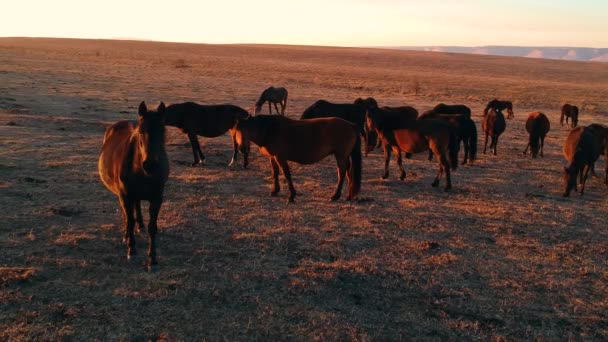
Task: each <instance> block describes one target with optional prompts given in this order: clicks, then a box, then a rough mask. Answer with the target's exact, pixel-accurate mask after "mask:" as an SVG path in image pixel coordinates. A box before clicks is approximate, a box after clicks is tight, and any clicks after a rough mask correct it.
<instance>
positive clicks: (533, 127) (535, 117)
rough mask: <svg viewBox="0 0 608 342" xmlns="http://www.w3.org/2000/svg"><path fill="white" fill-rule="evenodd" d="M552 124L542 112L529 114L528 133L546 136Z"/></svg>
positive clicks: (527, 121)
mask: <svg viewBox="0 0 608 342" xmlns="http://www.w3.org/2000/svg"><path fill="white" fill-rule="evenodd" d="M550 128H551V124H550V123H549V119H548V118H547V116H546V115H545V114H543V113H541V112H533V113H530V114H528V119H527V120H526V131H527V132H528V133H529V134H534V135H541V136H544V135H546V134H547V133H549V130H550Z"/></svg>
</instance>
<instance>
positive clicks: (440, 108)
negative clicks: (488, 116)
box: [432, 103, 471, 119]
mask: <svg viewBox="0 0 608 342" xmlns="http://www.w3.org/2000/svg"><path fill="white" fill-rule="evenodd" d="M432 110H433V111H434V112H437V113H439V114H458V115H463V116H465V117H467V118H469V119H470V118H471V108H469V107H467V106H465V105H446V104H445V103H440V104H438V105H436V106H435V107H433V109H432Z"/></svg>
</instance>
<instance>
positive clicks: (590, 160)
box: [563, 126, 600, 197]
mask: <svg viewBox="0 0 608 342" xmlns="http://www.w3.org/2000/svg"><path fill="white" fill-rule="evenodd" d="M599 156H600V144H599V142H598V140H597V138H596V136H595V135H594V133H593V132H592V129H590V128H588V127H585V126H580V127H576V128H574V129H573V130H571V131H570V133H569V134H568V137H567V138H566V141H565V142H564V157H565V158H566V160H567V161H568V162H569V163H570V165H569V166H567V167H564V184H565V191H564V194H563V196H564V197H568V196H570V192H571V191H572V189H574V191H578V189H577V186H576V178H577V176H578V177H579V180H580V183H581V195H582V194H583V193H584V192H585V183H586V182H587V176H588V175H589V170H591V168H592V167H593V164H594V163H595V161H596V160H597V159H598V158H599Z"/></svg>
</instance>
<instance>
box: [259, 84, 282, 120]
mask: <svg viewBox="0 0 608 342" xmlns="http://www.w3.org/2000/svg"><path fill="white" fill-rule="evenodd" d="M265 102H268V114H272V107H271V106H270V105H271V104H274V109H275V110H276V111H277V114H281V115H285V107H287V89H285V88H283V87H278V88H275V87H270V88H267V89H266V90H264V91H263V92H262V95H260V98H259V99H258V102H256V103H255V109H254V111H253V115H257V114H258V113H260V111H261V110H262V106H263V105H264V103H265ZM277 103H278V104H280V105H281V110H280V111H279V108H278V107H277Z"/></svg>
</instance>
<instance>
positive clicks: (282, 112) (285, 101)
mask: <svg viewBox="0 0 608 342" xmlns="http://www.w3.org/2000/svg"><path fill="white" fill-rule="evenodd" d="M286 107H287V99H285V100H283V101H281V115H285V108H286Z"/></svg>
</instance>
